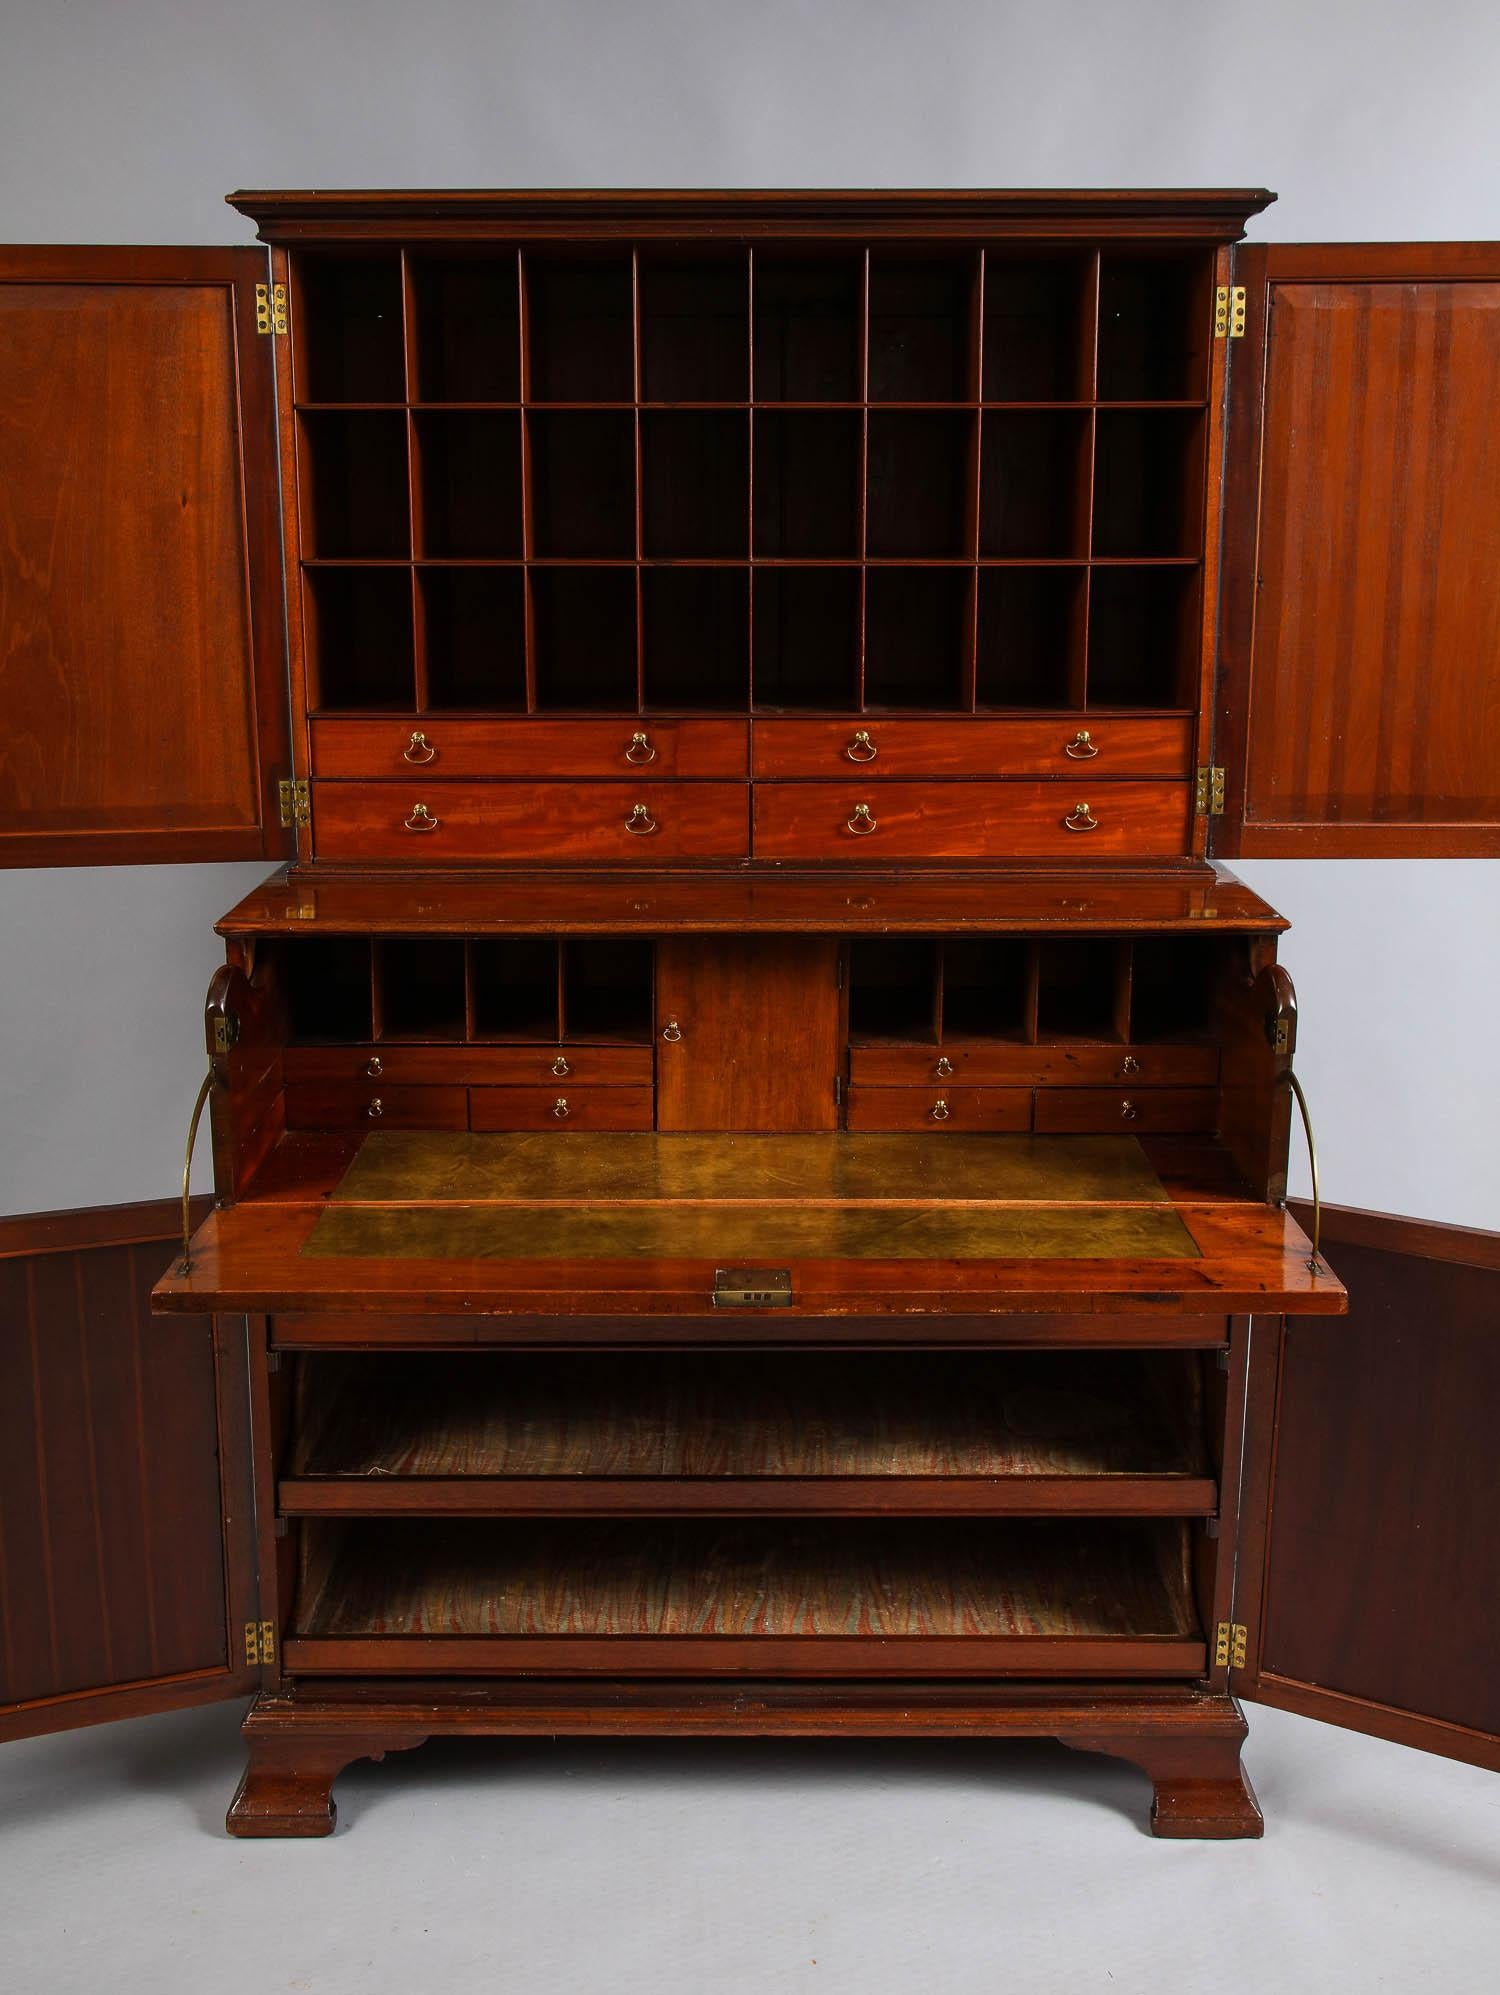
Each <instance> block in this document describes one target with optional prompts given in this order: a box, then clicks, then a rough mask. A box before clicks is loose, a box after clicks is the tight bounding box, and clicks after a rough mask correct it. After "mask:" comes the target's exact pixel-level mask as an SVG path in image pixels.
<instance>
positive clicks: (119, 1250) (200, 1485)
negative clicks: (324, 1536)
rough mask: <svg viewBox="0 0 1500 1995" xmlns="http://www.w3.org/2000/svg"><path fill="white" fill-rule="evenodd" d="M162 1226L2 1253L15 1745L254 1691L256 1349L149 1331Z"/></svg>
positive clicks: (83, 1222)
mask: <svg viewBox="0 0 1500 1995" xmlns="http://www.w3.org/2000/svg"><path fill="white" fill-rule="evenodd" d="M164 1216H165V1215H164V1214H163V1212H162V1210H161V1208H160V1207H159V1206H155V1207H147V1208H144V1209H143V1210H141V1211H140V1212H139V1213H137V1214H136V1215H134V1223H132V1209H131V1208H116V1209H113V1210H106V1211H105V1212H103V1213H102V1214H101V1215H99V1221H98V1224H97V1225H96V1226H94V1227H92V1228H91V1227H90V1226H89V1224H88V1218H89V1216H88V1215H85V1214H76V1215H75V1214H64V1215H56V1218H57V1219H58V1220H60V1221H66V1222H68V1223H66V1224H64V1225H61V1226H54V1227H51V1228H49V1227H48V1226H47V1224H46V1221H47V1220H48V1219H49V1218H51V1217H53V1216H52V1215H39V1216H38V1219H37V1220H36V1221H24V1222H22V1221H10V1222H7V1227H8V1229H9V1240H8V1241H7V1240H4V1239H0V1643H3V1648H0V1738H4V1737H18V1736H22V1735H24V1734H26V1733H28V1732H34V1731H50V1730H56V1729H59V1728H61V1727H64V1726H67V1725H73V1724H83V1723H88V1722H90V1721H92V1720H95V1719H100V1718H109V1717H115V1716H123V1715H127V1714H128V1713H133V1712H137V1711H143V1710H154V1709H166V1708H169V1707H171V1706H174V1705H177V1704H186V1703H194V1702H202V1701H204V1700H206V1699H210V1698H214V1697H228V1696H232V1695H234V1694H236V1692H238V1691H241V1690H243V1689H244V1688H246V1687H247V1686H248V1684H249V1683H250V1681H251V1680H252V1676H251V1674H250V1673H248V1672H247V1671H246V1669H245V1667H244V1660H243V1645H242V1642H241V1640H240V1636H239V1634H238V1632H237V1629H236V1627H235V1622H236V1620H237V1619H238V1620H245V1619H251V1618H253V1617H254V1613H255V1607H254V1580H253V1574H252V1572H251V1570H250V1564H249V1550H248V1547H249V1538H248V1532H249V1497H248V1477H247V1462H246V1449H247V1434H246V1419H247V1412H248V1408H247V1404H246V1397H245V1366H244V1336H243V1331H242V1330H241V1329H238V1327H236V1328H235V1330H233V1331H231V1330H230V1329H229V1328H227V1327H225V1328H222V1329H220V1330H219V1331H218V1332H217V1333H216V1331H215V1326H214V1324H213V1322H212V1321H211V1320H210V1319H209V1318H208V1317H206V1316H194V1315H190V1316H188V1317H186V1318H184V1319H183V1320H182V1321H181V1322H180V1323H176V1324H169V1323H163V1322H159V1321H158V1322H152V1321H151V1319H150V1316H149V1313H148V1309H149V1304H148V1296H149V1291H150V1285H151V1282H152V1281H153V1279H154V1278H155V1277H156V1275H157V1274H158V1273H160V1271H161V1269H162V1267H163V1265H164V1264H165V1262H166V1260H167V1258H168V1255H169V1253H170V1252H171V1245H170V1238H163V1237H161V1235H162V1231H163V1228H162V1221H163V1218H164ZM23 1228H26V1229H27V1230H28V1231H29V1232H30V1234H31V1239H30V1241H29V1242H28V1241H27V1238H26V1233H25V1232H23V1231H22V1229H23ZM137 1231H141V1232H143V1233H144V1234H145V1235H148V1236H149V1235H151V1234H152V1233H154V1234H155V1237H154V1238H151V1237H145V1238H142V1239H139V1240H131V1239H130V1238H129V1237H128V1236H129V1235H130V1234H132V1233H135V1232H137ZM49 1232H50V1233H51V1234H52V1236H53V1237H52V1239H51V1240H49V1239H48V1237H47V1236H48V1233H49ZM90 1232H93V1233H95V1234H96V1235H97V1236H98V1238H99V1242H100V1244H93V1243H92V1242H91V1241H90V1239H89V1237H88V1236H89V1234H90ZM122 1234H123V1235H124V1236H126V1237H124V1238H119V1237H112V1236H120V1235H122Z"/></svg>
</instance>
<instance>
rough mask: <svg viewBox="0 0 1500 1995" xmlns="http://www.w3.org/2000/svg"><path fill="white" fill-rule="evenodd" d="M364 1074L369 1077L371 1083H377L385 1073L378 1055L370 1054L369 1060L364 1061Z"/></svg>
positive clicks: (383, 1063) (382, 1061) (382, 1062)
mask: <svg viewBox="0 0 1500 1995" xmlns="http://www.w3.org/2000/svg"><path fill="white" fill-rule="evenodd" d="M365 1072H366V1073H367V1074H368V1075H369V1076H370V1079H371V1080H372V1081H378V1080H379V1079H380V1076H381V1075H382V1074H383V1073H384V1072H385V1062H384V1060H382V1059H381V1057H380V1055H379V1054H378V1053H372V1054H371V1055H370V1057H369V1059H368V1060H366V1062H365Z"/></svg>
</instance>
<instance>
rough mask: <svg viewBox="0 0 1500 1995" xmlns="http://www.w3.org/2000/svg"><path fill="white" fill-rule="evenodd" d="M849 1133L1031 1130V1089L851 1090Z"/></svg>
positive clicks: (859, 1088)
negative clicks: (861, 1131) (908, 1130)
mask: <svg viewBox="0 0 1500 1995" xmlns="http://www.w3.org/2000/svg"><path fill="white" fill-rule="evenodd" d="M849 1127H850V1128H851V1129H987V1130H1016V1129H1029V1128H1030V1127H1031V1090H1030V1088H945V1087H942V1086H941V1085H938V1086H933V1087H930V1088H870V1087H851V1088H850V1090H849Z"/></svg>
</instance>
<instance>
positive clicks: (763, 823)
mask: <svg viewBox="0 0 1500 1995" xmlns="http://www.w3.org/2000/svg"><path fill="white" fill-rule="evenodd" d="M1191 802H1192V795H1191V789H1190V786H1189V785H1188V784H1186V783H1110V784H1107V785H1104V786H1102V787H1101V786H1100V785H1098V784H1094V785H1089V784H1087V783H1081V784H1066V783H983V782H973V783H942V782H932V783H906V782H887V783H884V784H881V785H878V786H877V785H872V784H870V783H868V782H860V783H857V784H854V783H757V784H756V785H755V854H756V857H757V858H759V859H837V860H839V861H841V862H844V863H848V862H849V861H851V860H855V861H858V860H867V861H869V862H871V863H872V864H876V865H879V864H883V863H885V862H886V861H888V860H893V859H898V860H900V859H916V860H921V859H1006V858H1014V857H1020V858H1026V859H1033V858H1038V859H1039V858H1048V859H1053V858H1055V859H1065V860H1067V861H1068V862H1069V863H1070V864H1077V863H1079V862H1085V863H1086V862H1087V861H1089V860H1092V859H1106V858H1114V857H1117V856H1118V855H1120V854H1121V853H1131V854H1134V855H1139V856H1143V857H1148V858H1157V857H1160V858H1166V857H1169V856H1170V855H1171V854H1172V853H1174V852H1185V851H1186V850H1187V849H1188V837H1189V831H1190V829H1191V824H1192V818H1191ZM1070 825H1071V826H1072V827H1074V828H1072V829H1070V828H1069V827H1070Z"/></svg>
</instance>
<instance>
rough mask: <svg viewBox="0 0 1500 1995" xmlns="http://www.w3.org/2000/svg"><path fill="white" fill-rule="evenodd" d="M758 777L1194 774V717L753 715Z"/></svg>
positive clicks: (753, 750) (752, 739)
mask: <svg viewBox="0 0 1500 1995" xmlns="http://www.w3.org/2000/svg"><path fill="white" fill-rule="evenodd" d="M750 743H751V746H750V756H751V769H752V771H753V773H754V774H755V775H756V776H829V777H832V776H845V777H847V776H848V774H849V772H850V769H851V768H852V767H858V768H859V770H860V773H861V775H864V776H877V777H886V776H898V777H899V776H1069V777H1074V776H1077V775H1079V774H1080V773H1083V772H1085V771H1086V772H1087V773H1088V775H1089V776H1090V777H1092V778H1098V777H1104V776H1177V777H1186V776H1188V775H1190V774H1191V773H1192V758H1193V723H1192V720H1191V719H1190V718H1189V717H1188V716H1187V715H1182V716H1180V717H1178V718H1176V719H1171V718H1168V719H1139V720H1137V719H1134V718H1116V717H1113V716H1109V715H1105V716H1102V717H1099V716H1095V715H1087V716H1084V715H1076V716H1075V715H1060V716H1058V717H1057V718H1055V719H1052V720H976V719H972V718H970V717H969V716H968V715H964V714H960V715H957V716H955V717H954V718H953V719H952V720H876V719H871V718H869V717H868V716H860V717H858V718H853V719H849V720H757V721H756V722H755V723H754V725H753V727H752V729H751V736H750Z"/></svg>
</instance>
